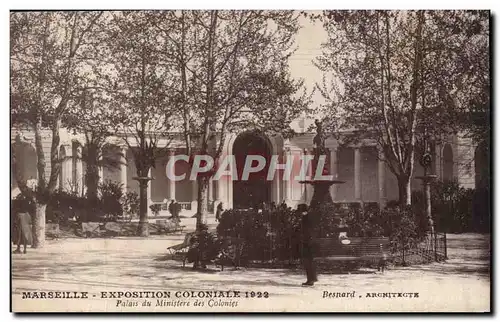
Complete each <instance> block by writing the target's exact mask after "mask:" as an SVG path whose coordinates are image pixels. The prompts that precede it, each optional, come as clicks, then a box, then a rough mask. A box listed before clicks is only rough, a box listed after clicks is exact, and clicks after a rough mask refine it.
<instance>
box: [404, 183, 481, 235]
mask: <svg viewBox="0 0 500 322" xmlns="http://www.w3.org/2000/svg"><path fill="white" fill-rule="evenodd" d="M476 197H477V192H476V191H475V190H473V189H465V188H463V187H460V185H459V184H458V183H457V182H456V181H444V182H443V181H438V182H436V183H434V184H433V185H432V186H431V209H432V217H433V220H434V224H435V227H436V229H437V231H444V232H451V233H462V232H471V231H477V230H479V229H480V228H478V225H477V224H476V222H480V219H478V216H476V217H475V216H474V214H475V209H474V208H475V207H474V202H475V198H476ZM412 206H413V210H414V212H415V214H416V215H417V216H418V222H419V226H420V229H426V228H427V226H428V223H427V218H426V213H425V199H424V194H423V192H422V191H414V192H413V193H412Z"/></svg>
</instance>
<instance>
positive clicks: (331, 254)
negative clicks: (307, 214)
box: [315, 237, 390, 272]
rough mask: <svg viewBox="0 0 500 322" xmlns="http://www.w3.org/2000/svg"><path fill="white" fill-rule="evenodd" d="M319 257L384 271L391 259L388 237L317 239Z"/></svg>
mask: <svg viewBox="0 0 500 322" xmlns="http://www.w3.org/2000/svg"><path fill="white" fill-rule="evenodd" d="M316 245H317V255H316V256H315V257H321V258H325V259H328V260H330V261H342V262H351V263H359V262H365V263H371V264H374V265H376V266H377V268H378V270H379V271H382V272H383V271H384V269H385V267H386V263H387V260H388V259H389V258H390V255H389V254H390V251H389V248H390V241H389V238H387V237H344V238H342V239H339V238H317V239H316Z"/></svg>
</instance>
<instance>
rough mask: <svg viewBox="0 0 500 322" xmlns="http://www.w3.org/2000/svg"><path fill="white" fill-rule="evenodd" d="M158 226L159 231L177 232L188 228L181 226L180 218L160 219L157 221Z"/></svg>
mask: <svg viewBox="0 0 500 322" xmlns="http://www.w3.org/2000/svg"><path fill="white" fill-rule="evenodd" d="M156 226H157V229H158V233H159V234H161V233H165V234H167V233H176V232H181V233H182V231H183V230H184V228H186V226H181V225H180V220H177V221H175V220H166V219H159V220H157V221H156Z"/></svg>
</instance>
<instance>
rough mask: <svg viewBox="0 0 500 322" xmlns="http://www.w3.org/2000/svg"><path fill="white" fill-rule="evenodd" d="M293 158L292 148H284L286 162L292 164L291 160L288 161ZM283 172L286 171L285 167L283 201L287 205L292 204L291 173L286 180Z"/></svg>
mask: <svg viewBox="0 0 500 322" xmlns="http://www.w3.org/2000/svg"><path fill="white" fill-rule="evenodd" d="M292 158H293V156H292V150H291V149H290V148H285V161H286V163H288V162H292V165H293V160H292V161H289V160H291V159H292ZM285 172H286V169H285V170H283V200H284V201H285V203H286V204H287V205H289V206H290V205H291V204H292V182H291V180H292V177H293V175H292V174H290V177H289V178H288V180H285Z"/></svg>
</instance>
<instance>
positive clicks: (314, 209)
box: [300, 120, 345, 230]
mask: <svg viewBox="0 0 500 322" xmlns="http://www.w3.org/2000/svg"><path fill="white" fill-rule="evenodd" d="M315 124H316V136H315V137H314V139H313V151H314V158H313V161H312V162H313V175H314V176H313V179H312V180H304V181H300V183H306V184H310V185H312V186H313V188H314V192H313V196H312V198H311V203H310V205H309V213H310V214H311V215H312V216H314V217H315V219H316V220H315V223H317V219H319V218H320V217H321V216H323V215H330V214H323V213H322V211H323V210H322V209H332V207H328V206H333V199H332V196H331V195H330V187H331V186H332V185H334V184H342V183H345V181H340V180H321V179H316V178H315V177H316V175H315V174H316V172H317V167H318V164H319V158H320V156H322V155H323V156H324V155H327V153H328V152H329V151H328V149H327V148H326V147H325V136H324V133H323V127H322V125H321V122H319V121H318V120H316V121H315ZM322 174H323V176H327V175H329V171H328V169H323V170H322ZM333 215H334V216H339V215H338V214H333ZM338 219H339V222H340V224H339V227H338V228H339V229H340V230H342V229H343V228H345V225H344V223H343V222H344V219H343V218H341V217H340V216H339V217H338ZM314 228H317V227H312V228H311V229H313V230H314Z"/></svg>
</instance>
